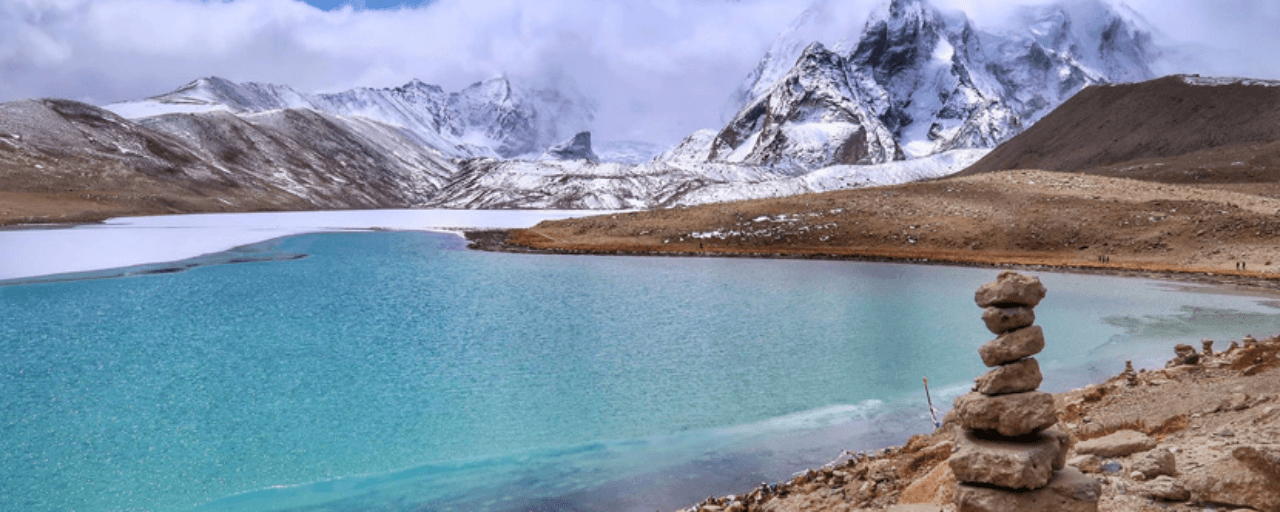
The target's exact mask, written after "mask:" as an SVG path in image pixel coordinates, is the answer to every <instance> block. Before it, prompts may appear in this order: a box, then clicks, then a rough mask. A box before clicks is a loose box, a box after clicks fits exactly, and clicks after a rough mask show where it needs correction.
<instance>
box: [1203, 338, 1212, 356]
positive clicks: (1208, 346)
mask: <svg viewBox="0 0 1280 512" xmlns="http://www.w3.org/2000/svg"><path fill="white" fill-rule="evenodd" d="M1200 346H1201V347H1202V348H1203V350H1201V352H1200V353H1201V354H1202V355H1205V356H1211V355H1213V340H1211V339H1209V338H1205V339H1202V340H1200Z"/></svg>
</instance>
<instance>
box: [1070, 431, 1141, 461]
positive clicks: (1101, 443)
mask: <svg viewBox="0 0 1280 512" xmlns="http://www.w3.org/2000/svg"><path fill="white" fill-rule="evenodd" d="M1155 447H1156V440H1155V439H1152V438H1151V437H1150V436H1147V435H1146V434H1143V433H1142V432H1138V431H1136V430H1120V431H1117V432H1113V433H1111V434H1107V435H1105V436H1102V437H1099V438H1097V439H1090V440H1088V441H1081V442H1080V443H1078V444H1076V453H1079V454H1081V455H1085V454H1093V455H1097V456H1099V457H1124V456H1126V455H1130V454H1134V453H1138V452H1145V451H1147V450H1150V449H1152V448H1155Z"/></svg>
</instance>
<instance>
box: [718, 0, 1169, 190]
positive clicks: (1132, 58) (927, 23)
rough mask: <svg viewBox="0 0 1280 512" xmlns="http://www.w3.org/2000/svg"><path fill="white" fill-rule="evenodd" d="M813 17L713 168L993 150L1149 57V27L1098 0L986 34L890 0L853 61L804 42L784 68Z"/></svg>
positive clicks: (784, 40)
mask: <svg viewBox="0 0 1280 512" xmlns="http://www.w3.org/2000/svg"><path fill="white" fill-rule="evenodd" d="M815 9H816V8H815ZM811 11H813V10H811ZM814 12H821V11H820V10H819V11H813V12H807V13H806V15H805V16H802V17H801V18H800V19H799V20H797V22H796V24H795V25H793V27H792V28H790V29H788V30H787V31H786V32H784V34H783V35H782V36H780V38H779V41H778V42H775V45H774V46H775V47H774V48H773V49H771V50H770V53H769V54H767V55H766V56H765V58H764V59H763V60H762V62H761V64H760V66H758V67H757V69H756V70H755V71H753V72H752V73H751V75H749V76H748V78H747V81H746V82H745V83H744V85H743V87H742V88H740V89H739V93H738V96H737V99H738V100H739V101H741V102H742V104H743V107H742V108H741V110H739V111H738V113H737V115H735V116H734V118H733V119H732V120H730V121H729V123H728V124H727V125H726V126H725V127H724V128H723V129H722V130H721V131H720V132H719V135H718V136H717V142H716V144H715V146H714V148H713V150H712V151H711V152H710V153H709V155H708V158H707V160H708V161H718V162H752V163H763V164H767V165H779V166H781V167H783V168H789V169H790V170H791V172H802V171H805V170H811V169H814V168H818V167H822V166H825V165H832V164H839V163H854V162H851V161H850V158H849V156H848V154H849V153H848V152H847V149H848V148H853V147H857V148H859V150H858V151H856V153H857V154H858V155H859V158H857V159H854V160H856V161H858V162H860V163H878V162H884V161H889V160H892V159H897V158H903V157H908V158H915V157H920V156H926V155H930V154H935V153H938V152H942V151H947V150H952V149H963V148H990V147H995V146H996V145H998V144H999V143H1001V142H1003V141H1005V140H1007V139H1009V138H1010V137H1012V136H1013V135H1015V134H1017V133H1019V132H1020V131H1021V130H1022V129H1023V128H1024V127H1025V126H1029V125H1030V124H1032V123H1034V122H1035V121H1037V120H1039V118H1040V117H1042V116H1043V115H1045V114H1046V113H1048V112H1049V111H1050V110H1052V109H1053V107H1055V106H1056V105H1058V104H1060V103H1061V102H1062V101H1064V100H1066V99H1067V98H1069V97H1071V96H1072V95H1073V94H1075V93H1076V92H1077V91H1079V90H1080V89H1081V88H1083V87H1085V86H1086V85H1090V84H1098V83H1110V82H1119V81H1130V80H1140V79H1147V78H1150V77H1151V76H1152V73H1151V70H1150V67H1149V63H1150V62H1151V61H1152V60H1153V59H1154V57H1155V55H1156V53H1155V51H1154V49H1153V48H1151V43H1150V38H1149V36H1148V35H1147V34H1146V33H1145V32H1143V31H1141V30H1139V29H1137V28H1135V26H1134V25H1133V24H1132V23H1131V22H1129V21H1127V20H1126V19H1124V18H1123V17H1121V16H1120V15H1118V14H1117V13H1115V12H1114V11H1112V10H1110V8H1109V7H1107V6H1105V5H1104V4H1102V3H1100V2H1097V1H1096V0H1084V1H1077V2H1071V3H1066V4H1055V5H1044V6H1036V7H1026V8H1021V9H1020V10H1018V11H1017V14H1016V15H1015V16H1014V17H1013V20H1012V21H1011V22H1010V23H1009V24H1008V25H1007V26H1003V27H995V28H990V29H984V28H979V27H976V26H975V25H974V24H973V23H972V22H971V21H970V20H969V19H968V18H967V17H966V16H965V15H964V14H963V13H942V12H940V11H939V10H937V9H935V8H934V7H932V6H931V5H929V4H928V3H927V2H925V1H923V0H893V1H892V2H888V3H887V4H886V5H885V7H884V8H883V9H881V10H878V11H876V12H874V13H873V14H872V16H871V17H870V18H869V19H868V20H867V22H866V24H865V25H864V27H863V29H862V31H861V33H860V35H859V36H858V38H857V39H856V43H855V44H852V45H849V46H851V47H852V50H851V51H850V52H849V53H848V54H840V53H837V52H831V51H828V50H826V49H825V48H823V47H822V46H821V45H810V46H809V47H807V48H806V49H805V50H804V51H802V52H801V53H800V54H799V57H798V59H797V60H796V61H795V64H794V65H793V66H792V67H791V68H790V70H789V71H787V72H786V73H781V74H780V73H779V69H780V66H779V62H780V61H779V59H780V58H784V57H785V56H786V55H790V52H791V51H792V49H793V48H794V47H795V42H796V41H799V40H802V38H803V37H804V34H805V31H806V29H807V27H810V26H813V25H815V21H814V20H813V19H812V18H813V17H814ZM842 45H843V43H842ZM780 56H783V57H780ZM769 80H774V81H773V82H771V83H770V82H769ZM805 97H812V98H814V100H816V101H810V100H808V98H805ZM851 112H856V113H857V114H854V115H851V114H850V113H851ZM863 114H865V115H863ZM849 119H855V120H856V123H851V122H850V121H848V120H849ZM815 120H817V121H818V122H820V123H821V124H818V123H815ZM832 120H834V122H833V121H832ZM840 123H846V124H850V125H851V124H856V125H857V126H858V127H859V128H860V129H861V132H859V131H858V130H855V129H849V128H848V126H840ZM818 127H822V128H823V129H821V130H819V129H817V128H818ZM883 133H887V134H889V137H888V139H886V138H885V137H882V136H879V135H878V134H883ZM779 134H782V135H783V137H782V138H785V139H786V141H787V142H786V143H785V144H780V143H779V138H780V137H779ZM788 134H796V136H791V137H787V136H786V135H788ZM868 134H877V136H875V137H869V136H868ZM894 146H896V149H893V150H890V149H889V148H893V147H894ZM832 148H844V149H846V151H843V152H842V151H836V150H833V149H832ZM780 150H784V151H780ZM779 153H788V154H798V155H806V156H805V157H804V158H799V159H792V160H787V159H785V158H781V157H779V156H778V155H779Z"/></svg>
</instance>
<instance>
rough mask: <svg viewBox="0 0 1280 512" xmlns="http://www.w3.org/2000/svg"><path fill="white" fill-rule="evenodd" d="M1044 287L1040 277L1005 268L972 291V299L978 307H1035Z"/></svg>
mask: <svg viewBox="0 0 1280 512" xmlns="http://www.w3.org/2000/svg"><path fill="white" fill-rule="evenodd" d="M1044 294H1045V288H1044V285H1043V284H1040V279H1039V278H1036V277H1031V276H1024V275H1022V274H1019V273H1017V272H1014V271H1012V270H1006V271H1004V272H1001V273H1000V275H998V276H996V280H995V281H992V282H990V283H987V284H984V285H982V286H981V287H980V288H978V291H977V292H975V293H974V295H973V300H974V302H977V303H978V307H981V308H989V307H991V306H997V307H1005V308H1007V307H1018V306H1026V307H1029V308H1034V307H1036V304H1039V303H1040V300H1041V299H1043V298H1044Z"/></svg>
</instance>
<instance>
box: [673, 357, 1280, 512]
mask: <svg viewBox="0 0 1280 512" xmlns="http://www.w3.org/2000/svg"><path fill="white" fill-rule="evenodd" d="M1243 341H1244V345H1242V346H1236V342H1235V341H1232V342H1231V347H1230V348H1229V349H1227V350H1226V351H1223V352H1213V351H1211V350H1208V349H1206V350H1205V351H1204V352H1203V353H1200V354H1199V355H1200V359H1199V360H1198V361H1196V362H1180V361H1177V359H1176V358H1175V360H1173V361H1170V362H1169V363H1167V364H1166V365H1165V367H1164V368H1158V369H1151V370H1148V369H1142V370H1139V371H1135V372H1133V373H1126V372H1123V371H1122V372H1121V373H1119V374H1117V375H1115V376H1113V377H1110V378H1108V379H1106V380H1104V381H1102V382H1099V383H1096V384H1090V385H1087V386H1084V387H1081V388H1077V389H1072V390H1070V391H1066V392H1061V393H1053V398H1054V404H1055V409H1056V410H1057V411H1058V414H1057V415H1058V421H1057V424H1056V425H1055V426H1053V427H1050V428H1051V429H1055V430H1058V431H1060V432H1062V433H1063V434H1065V435H1066V436H1067V438H1068V439H1069V444H1068V446H1069V448H1068V453H1067V455H1066V459H1065V460H1066V466H1067V468H1070V469H1074V470H1076V471H1079V472H1081V473H1082V474H1083V475H1084V477H1085V478H1088V479H1091V480H1094V481H1097V482H1098V483H1099V484H1100V487H1099V493H1098V503H1097V510H1106V511H1125V512H1130V511H1132V512H1139V511H1141V512H1145V511H1149V510H1166V511H1172V512H1193V511H1194V512H1199V511H1201V510H1206V509H1215V510H1216V509H1217V507H1226V508H1227V509H1246V510H1280V445H1277V444H1275V441H1276V438H1277V435H1278V434H1280V379H1277V377H1280V337H1270V338H1267V339H1264V340H1260V341H1253V340H1249V339H1247V337H1246V340H1243ZM959 430H960V426H959V424H958V420H957V419H956V418H955V417H954V415H952V414H948V415H947V416H946V417H945V418H944V419H943V425H942V426H941V427H939V428H937V429H935V430H934V431H933V432H931V433H927V434H920V435H915V436H912V437H911V438H910V439H909V440H908V441H906V442H905V443H903V444H901V445H898V446H890V447H886V448H883V449H879V450H874V451H872V452H858V453H849V452H846V453H843V454H841V455H840V456H839V457H837V458H836V459H835V460H832V461H831V462H829V463H827V464H824V465H822V466H820V467H817V468H812V469H809V470H807V471H804V472H801V473H797V474H796V475H795V476H794V477H793V478H790V479H787V480H785V481H782V482H776V483H772V484H768V483H762V484H761V485H760V486H758V487H754V488H751V489H743V492H742V494H735V495H728V496H721V497H715V496H713V497H710V498H707V499H706V500H703V501H701V502H699V503H697V504H696V505H692V506H689V507H685V508H682V509H679V511H680V512H725V511H738V512H751V511H759V512H803V511H809V510H843V511H847V512H861V511H869V510H890V511H897V512H956V511H957V508H956V505H955V503H954V499H955V498H954V497H955V492H956V486H957V480H956V477H955V474H954V473H952V471H951V468H950V465H949V464H948V462H947V461H948V459H949V458H950V456H951V454H952V452H953V449H954V447H955V439H956V437H955V436H956V435H958V434H957V432H958V431H959ZM1116 433H1123V434H1124V435H1128V436H1130V437H1132V436H1138V437H1141V438H1143V439H1146V442H1149V443H1150V444H1148V445H1143V446H1142V447H1138V448H1130V449H1127V450H1126V451H1115V452H1109V453H1103V452H1096V453H1097V454H1094V453H1095V452H1084V450H1083V449H1081V448H1083V447H1082V443H1083V442H1085V441H1091V442H1093V444H1095V445H1097V444H1098V443H1101V442H1104V441H1106V439H1101V438H1107V439H1111V438H1112V437H1113V436H1111V434H1116ZM1093 440H1098V441H1093ZM1114 442H1115V441H1113V443H1114ZM1130 443H1132V441H1130ZM1090 449H1092V448H1090ZM1161 453H1165V454H1166V455H1165V456H1164V457H1165V458H1167V460H1168V462H1167V463H1158V464H1157V463H1152V462H1150V461H1151V460H1152V459H1160V458H1161V457H1162V456H1161V455H1159V454H1161ZM1167 454H1172V456H1168V455H1167ZM1144 471H1146V473H1144ZM1206 507H1208V508H1206Z"/></svg>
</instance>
